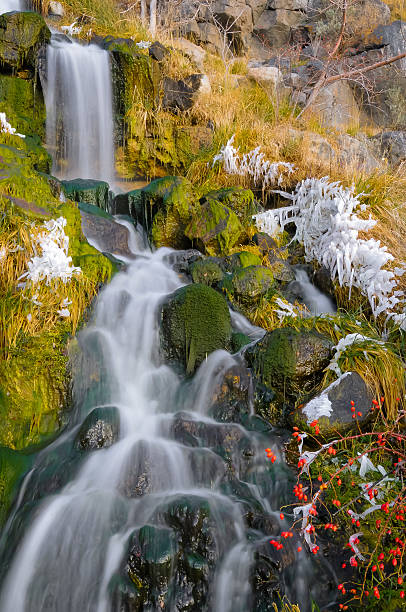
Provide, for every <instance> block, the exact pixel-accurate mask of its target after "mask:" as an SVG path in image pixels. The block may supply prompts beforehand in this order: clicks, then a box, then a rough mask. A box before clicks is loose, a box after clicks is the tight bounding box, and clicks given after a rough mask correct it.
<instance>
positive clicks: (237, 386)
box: [209, 364, 252, 423]
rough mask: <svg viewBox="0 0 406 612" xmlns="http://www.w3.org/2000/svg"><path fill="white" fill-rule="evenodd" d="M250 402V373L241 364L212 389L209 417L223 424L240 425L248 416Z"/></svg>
mask: <svg viewBox="0 0 406 612" xmlns="http://www.w3.org/2000/svg"><path fill="white" fill-rule="evenodd" d="M251 402H252V379H251V373H250V371H249V370H248V369H247V368H246V367H245V366H244V365H243V364H239V365H235V366H232V367H231V368H229V369H228V370H227V371H226V372H225V373H224V376H223V379H222V380H221V381H220V382H219V383H218V385H217V386H216V387H215V388H214V389H213V397H212V404H211V406H210V408H209V415H210V416H212V417H213V418H214V419H216V421H220V422H223V423H240V422H241V420H242V419H243V417H244V416H248V415H249V413H250V406H251Z"/></svg>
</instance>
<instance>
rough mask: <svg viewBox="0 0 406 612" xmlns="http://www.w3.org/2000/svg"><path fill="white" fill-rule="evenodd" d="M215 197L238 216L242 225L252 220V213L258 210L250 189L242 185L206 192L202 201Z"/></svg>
mask: <svg viewBox="0 0 406 612" xmlns="http://www.w3.org/2000/svg"><path fill="white" fill-rule="evenodd" d="M210 199H215V200H218V201H219V202H221V203H222V204H225V205H226V206H228V207H229V208H230V209H231V210H232V211H233V212H234V213H235V214H236V215H237V217H238V218H239V220H240V221H241V223H242V224H243V225H246V224H249V223H250V222H251V221H252V215H254V214H255V213H257V212H258V202H257V201H256V200H255V197H254V194H253V192H252V191H251V189H244V188H243V187H223V189H217V190H215V191H210V192H209V193H206V194H205V195H204V197H203V198H202V200H201V201H202V203H204V202H206V201H208V200H210Z"/></svg>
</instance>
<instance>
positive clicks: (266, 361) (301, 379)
mask: <svg viewBox="0 0 406 612" xmlns="http://www.w3.org/2000/svg"><path fill="white" fill-rule="evenodd" d="M331 354H332V344H331V342H330V340H328V339H327V338H326V337H324V336H322V335H321V334H319V333H317V332H315V331H302V332H298V331H296V330H294V329H291V328H288V327H285V328H283V329H275V330H273V331H272V332H268V333H266V334H265V336H264V337H263V338H262V339H261V340H260V341H259V342H258V343H257V344H255V345H254V346H253V347H251V348H249V349H248V350H247V352H246V358H247V360H248V363H249V365H250V366H251V367H252V368H253V371H254V373H255V376H256V378H257V380H258V381H259V382H260V383H262V384H263V385H265V386H266V387H268V388H271V389H275V390H277V391H279V392H280V393H283V394H284V395H286V396H295V395H298V394H300V393H305V392H307V391H310V390H311V389H313V388H314V387H315V386H316V385H317V384H318V383H319V382H320V381H321V377H322V372H323V370H324V368H325V367H326V366H327V365H328V364H329V362H330V359H331Z"/></svg>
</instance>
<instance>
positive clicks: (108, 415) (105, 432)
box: [77, 406, 120, 451]
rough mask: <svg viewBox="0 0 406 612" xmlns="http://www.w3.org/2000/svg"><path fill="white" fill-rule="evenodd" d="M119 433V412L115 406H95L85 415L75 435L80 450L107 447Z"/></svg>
mask: <svg viewBox="0 0 406 612" xmlns="http://www.w3.org/2000/svg"><path fill="white" fill-rule="evenodd" d="M119 435H120V413H119V411H118V409H117V408H116V407H115V406H110V407H108V408H95V409H94V410H92V412H91V413H90V414H89V415H88V416H87V417H86V419H85V420H84V422H83V425H82V426H81V428H80V430H79V434H78V436H77V446H78V448H80V449H81V450H86V451H89V450H97V449H99V448H108V447H109V446H111V445H112V444H114V443H115V442H116V441H117V440H118V438H119Z"/></svg>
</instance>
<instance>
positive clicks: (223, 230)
mask: <svg viewBox="0 0 406 612" xmlns="http://www.w3.org/2000/svg"><path fill="white" fill-rule="evenodd" d="M242 231H243V227H242V225H241V223H240V221H239V219H238V217H237V215H236V214H235V212H233V211H232V210H231V209H230V208H229V207H228V206H226V205H225V204H222V203H221V202H219V201H218V200H217V199H215V198H213V197H206V201H205V203H204V204H202V205H201V207H200V211H199V214H198V215H195V216H193V217H192V220H191V221H190V223H189V224H188V225H187V227H186V229H185V235H186V236H187V237H188V238H189V239H190V240H192V241H196V244H197V245H198V247H199V248H200V247H201V249H202V250H205V251H206V252H207V253H209V254H211V255H212V254H214V253H216V252H220V253H227V252H229V250H230V249H231V248H232V247H233V246H234V245H235V244H236V243H237V241H238V239H239V237H240V235H241V233H242Z"/></svg>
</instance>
